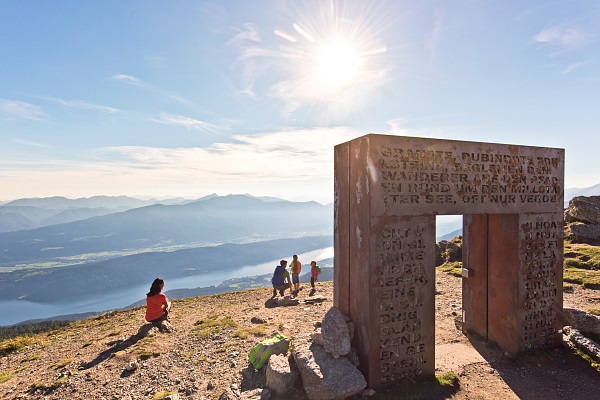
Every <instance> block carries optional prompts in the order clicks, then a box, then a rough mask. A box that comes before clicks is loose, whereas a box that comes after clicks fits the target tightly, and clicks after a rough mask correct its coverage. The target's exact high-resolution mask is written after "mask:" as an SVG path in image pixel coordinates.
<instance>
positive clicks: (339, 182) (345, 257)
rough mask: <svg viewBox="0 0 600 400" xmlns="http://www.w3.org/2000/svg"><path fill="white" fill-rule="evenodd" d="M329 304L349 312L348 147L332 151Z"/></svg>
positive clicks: (339, 147)
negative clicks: (331, 232) (331, 269)
mask: <svg viewBox="0 0 600 400" xmlns="http://www.w3.org/2000/svg"><path fill="white" fill-rule="evenodd" d="M334 170H335V177H334V208H333V235H334V240H333V246H334V247H333V252H334V254H335V257H334V258H333V263H334V264H333V301H334V302H333V305H334V306H336V307H337V308H338V309H339V310H340V311H341V312H342V314H344V315H349V312H350V281H349V280H350V247H349V241H350V209H351V207H350V187H349V185H350V144H349V143H348V142H347V143H342V144H340V145H337V146H335V149H334Z"/></svg>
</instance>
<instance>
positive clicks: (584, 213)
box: [564, 196, 600, 245]
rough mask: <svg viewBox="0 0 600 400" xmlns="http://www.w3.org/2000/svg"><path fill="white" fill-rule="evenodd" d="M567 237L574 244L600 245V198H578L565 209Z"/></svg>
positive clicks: (572, 200)
mask: <svg viewBox="0 0 600 400" xmlns="http://www.w3.org/2000/svg"><path fill="white" fill-rule="evenodd" d="M564 216H565V224H566V229H565V235H566V237H568V238H569V239H570V240H571V241H572V242H573V243H587V244H591V245H600V196H589V197H586V196H577V197H573V198H572V199H571V200H570V201H569V206H568V207H567V208H566V209H565V214H564Z"/></svg>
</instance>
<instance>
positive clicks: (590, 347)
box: [563, 326, 600, 362]
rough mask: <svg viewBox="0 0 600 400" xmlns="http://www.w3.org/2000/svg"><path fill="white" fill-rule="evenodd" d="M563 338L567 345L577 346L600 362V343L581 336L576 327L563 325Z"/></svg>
mask: <svg viewBox="0 0 600 400" xmlns="http://www.w3.org/2000/svg"><path fill="white" fill-rule="evenodd" d="M563 340H564V342H565V343H566V344H567V345H568V346H569V347H572V348H577V349H579V350H581V351H583V352H585V353H587V354H588V355H589V356H590V357H592V358H593V359H594V360H595V361H596V362H600V345H598V343H596V342H594V341H593V340H591V339H588V338H586V337H585V336H583V335H582V334H581V333H580V332H579V331H578V330H577V329H574V328H572V327H570V326H565V327H564V328H563Z"/></svg>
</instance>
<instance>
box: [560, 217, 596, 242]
mask: <svg viewBox="0 0 600 400" xmlns="http://www.w3.org/2000/svg"><path fill="white" fill-rule="evenodd" d="M567 233H568V234H570V236H571V241H572V242H573V243H587V244H591V245H599V244H600V224H584V223H578V222H574V223H571V224H569V226H568V229H567Z"/></svg>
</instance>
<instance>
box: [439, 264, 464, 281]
mask: <svg viewBox="0 0 600 400" xmlns="http://www.w3.org/2000/svg"><path fill="white" fill-rule="evenodd" d="M438 269H439V270H440V271H442V272H446V273H448V274H450V275H453V276H457V277H459V278H460V277H462V262H460V261H455V262H451V263H444V264H442V265H440V266H439V267H438Z"/></svg>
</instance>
